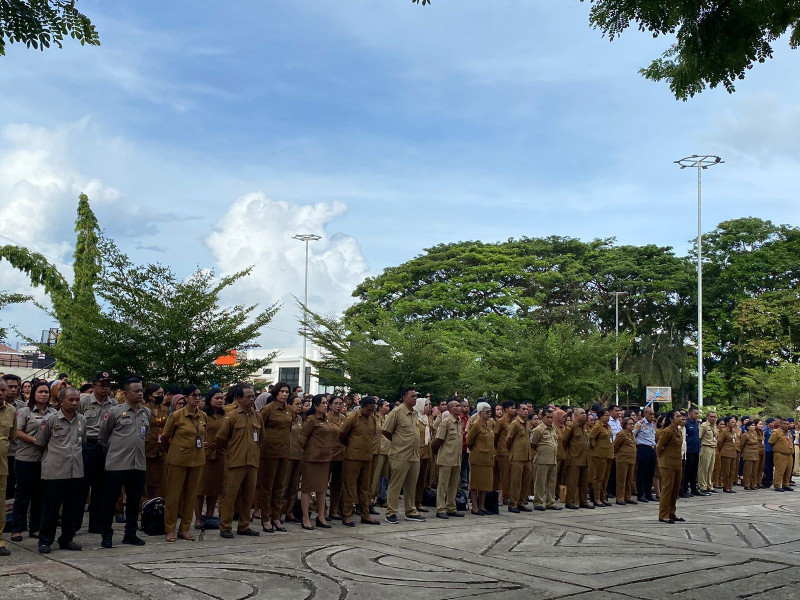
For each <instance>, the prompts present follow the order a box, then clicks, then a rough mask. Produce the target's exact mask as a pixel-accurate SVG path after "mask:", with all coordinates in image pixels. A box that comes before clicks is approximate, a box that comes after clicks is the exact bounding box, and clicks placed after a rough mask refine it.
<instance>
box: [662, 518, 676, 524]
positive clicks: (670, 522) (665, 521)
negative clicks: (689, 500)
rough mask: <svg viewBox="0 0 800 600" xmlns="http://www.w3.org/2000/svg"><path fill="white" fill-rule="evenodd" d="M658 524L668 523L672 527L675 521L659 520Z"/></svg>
mask: <svg viewBox="0 0 800 600" xmlns="http://www.w3.org/2000/svg"><path fill="white" fill-rule="evenodd" d="M659 522H661V523H669V524H670V525H673V524H674V523H675V521H673V520H672V519H659Z"/></svg>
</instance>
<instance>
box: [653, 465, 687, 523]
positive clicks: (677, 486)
mask: <svg viewBox="0 0 800 600" xmlns="http://www.w3.org/2000/svg"><path fill="white" fill-rule="evenodd" d="M659 471H661V500H659V502H658V518H659V519H664V520H667V519H671V518H672V517H674V516H675V511H676V510H677V506H678V495H679V494H680V493H681V469H665V468H664V467H659Z"/></svg>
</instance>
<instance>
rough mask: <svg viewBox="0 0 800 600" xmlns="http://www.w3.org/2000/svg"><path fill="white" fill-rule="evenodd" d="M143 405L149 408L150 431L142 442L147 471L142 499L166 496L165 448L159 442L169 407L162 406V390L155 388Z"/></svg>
mask: <svg viewBox="0 0 800 600" xmlns="http://www.w3.org/2000/svg"><path fill="white" fill-rule="evenodd" d="M156 392H157V393H156V394H154V395H152V396H150V398H149V399H148V400H147V402H145V403H144V405H145V406H146V407H147V408H148V409H149V410H150V431H149V432H148V434H147V440H145V444H144V455H145V457H146V458H147V471H146V474H145V494H144V499H146V500H149V499H150V498H157V497H158V496H162V497H164V498H166V497H167V489H166V484H165V482H166V479H167V478H166V477H165V475H166V473H164V462H165V459H164V457H165V456H166V455H167V452H166V450H164V447H163V446H162V444H161V434H162V432H163V431H164V425H166V424H167V417H169V408H168V407H166V406H164V390H163V389H159V390H156Z"/></svg>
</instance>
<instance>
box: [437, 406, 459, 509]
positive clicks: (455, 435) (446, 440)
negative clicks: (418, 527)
mask: <svg viewBox="0 0 800 600" xmlns="http://www.w3.org/2000/svg"><path fill="white" fill-rule="evenodd" d="M447 410H448V411H449V412H450V414H449V415H448V416H447V417H446V418H444V419H442V422H441V423H439V428H438V429H437V430H436V437H435V438H434V440H433V442H432V443H431V447H432V448H433V451H434V452H436V453H437V454H436V465H437V467H438V468H439V483H438V485H437V487H436V516H437V517H438V518H439V519H447V518H450V517H463V516H464V515H463V513H460V512H458V510H457V505H456V494H457V493H458V484H459V481H460V479H461V447H462V440H463V424H462V421H461V403H460V402H459V401H458V400H451V401H450V402H449V403H448V404H447Z"/></svg>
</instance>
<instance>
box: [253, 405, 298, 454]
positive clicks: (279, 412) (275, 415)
mask: <svg viewBox="0 0 800 600" xmlns="http://www.w3.org/2000/svg"><path fill="white" fill-rule="evenodd" d="M259 397H260V396H259ZM260 414H261V420H262V421H263V422H264V438H263V439H262V440H261V442H260V443H261V456H263V457H265V458H289V441H290V439H289V438H290V436H291V430H292V409H291V408H289V405H288V403H284V405H283V406H280V405H279V404H278V403H277V402H275V401H273V402H270V403H269V404H267V405H266V406H265V407H264V408H263V409H262V410H261V413H260Z"/></svg>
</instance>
